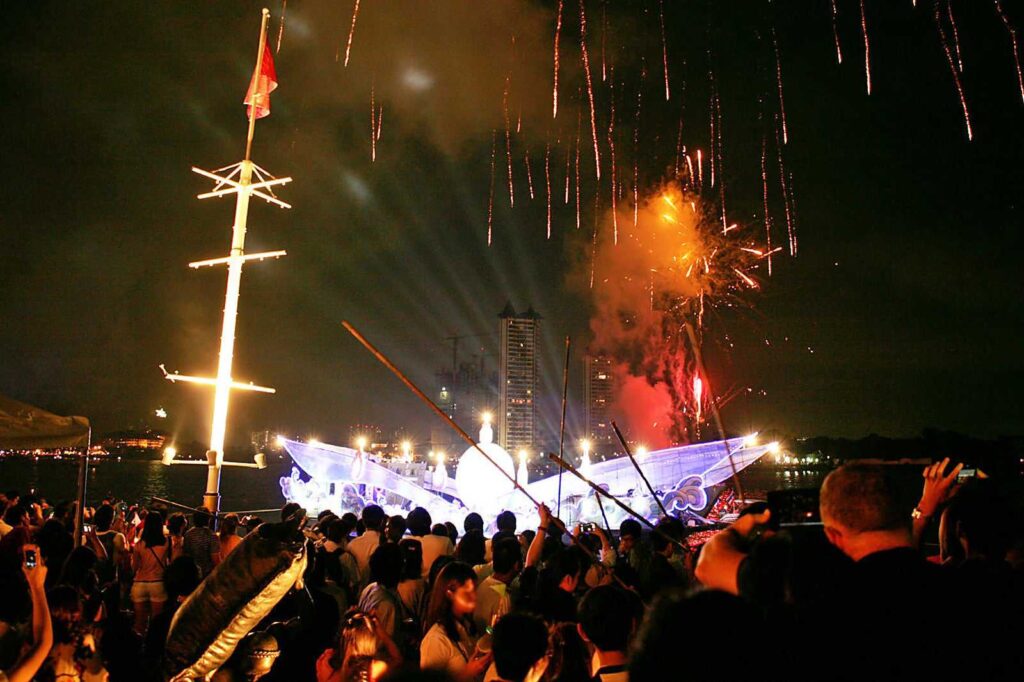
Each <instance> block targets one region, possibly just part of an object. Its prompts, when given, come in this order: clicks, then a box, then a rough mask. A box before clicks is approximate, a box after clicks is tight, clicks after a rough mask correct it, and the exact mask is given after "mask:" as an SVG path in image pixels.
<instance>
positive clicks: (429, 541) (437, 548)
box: [418, 535, 455, 578]
mask: <svg viewBox="0 0 1024 682" xmlns="http://www.w3.org/2000/svg"><path fill="white" fill-rule="evenodd" d="M418 540H419V541H420V544H421V545H422V546H423V577H424V578H426V577H427V576H428V575H430V567H431V566H433V565H434V561H435V560H436V559H437V557H439V556H452V555H453V554H455V545H453V544H452V539H451V538H449V537H447V536H445V537H441V536H440V535H424V536H422V537H420V538H418Z"/></svg>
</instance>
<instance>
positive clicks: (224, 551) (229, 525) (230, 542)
mask: <svg viewBox="0 0 1024 682" xmlns="http://www.w3.org/2000/svg"><path fill="white" fill-rule="evenodd" d="M217 536H218V539H219V540H220V560H221V561H224V559H225V557H227V555H228V554H230V553H231V550H233V549H234V548H235V547H238V545H240V544H241V543H242V538H240V537H238V514H233V513H232V514H227V515H226V516H225V517H224V518H223V519H221V520H220V529H219V530H218V531H217Z"/></svg>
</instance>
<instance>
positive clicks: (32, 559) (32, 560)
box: [25, 549, 37, 568]
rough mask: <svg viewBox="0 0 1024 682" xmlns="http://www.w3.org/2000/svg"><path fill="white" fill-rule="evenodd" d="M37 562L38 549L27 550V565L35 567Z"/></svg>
mask: <svg viewBox="0 0 1024 682" xmlns="http://www.w3.org/2000/svg"><path fill="white" fill-rule="evenodd" d="M36 564H37V559H36V551H35V550H34V549H26V550H25V566H27V567H28V568H35V567H36Z"/></svg>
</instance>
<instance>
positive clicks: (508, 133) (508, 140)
mask: <svg viewBox="0 0 1024 682" xmlns="http://www.w3.org/2000/svg"><path fill="white" fill-rule="evenodd" d="M511 87H512V74H511V72H510V73H509V75H508V76H506V78H505V94H504V96H503V97H502V99H501V108H502V111H503V112H504V114H505V160H506V161H507V164H506V165H507V166H508V204H509V206H511V207H512V208H515V206H516V191H515V187H514V186H513V185H512V129H511V126H510V125H509V118H508V92H509V89H510V88H511Z"/></svg>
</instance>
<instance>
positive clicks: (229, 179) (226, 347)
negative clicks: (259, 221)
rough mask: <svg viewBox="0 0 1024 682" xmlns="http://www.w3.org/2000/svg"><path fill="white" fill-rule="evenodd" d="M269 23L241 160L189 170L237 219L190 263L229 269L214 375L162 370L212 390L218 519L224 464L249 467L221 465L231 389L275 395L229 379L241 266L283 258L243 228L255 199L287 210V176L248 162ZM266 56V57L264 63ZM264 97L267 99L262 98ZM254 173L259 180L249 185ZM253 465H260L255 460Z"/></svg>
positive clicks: (210, 487) (210, 480)
mask: <svg viewBox="0 0 1024 682" xmlns="http://www.w3.org/2000/svg"><path fill="white" fill-rule="evenodd" d="M269 19H270V10H268V9H266V8H264V9H263V12H262V17H261V21H260V39H259V47H258V49H257V52H256V70H255V71H254V72H253V77H252V80H251V81H250V82H249V90H248V92H247V94H246V98H245V105H246V106H247V111H248V115H249V129H248V133H247V134H246V139H245V158H244V159H243V160H242V161H240V162H238V163H236V164H232V165H230V166H227V167H225V168H221V169H219V170H216V171H206V170H203V169H201V168H196V167H194V166H193V168H192V171H193V172H195V173H198V174H199V175H202V176H203V177H205V178H209V179H210V180H214V181H216V185H215V186H214V188H213V190H212V191H210V192H205V193H203V194H199V195H198V196H197V198H198V199H210V198H214V197H223V196H227V195H228V194H235V195H236V197H235V219H234V223H233V224H232V227H231V251H230V253H229V254H228V256H227V257H225V258H211V259H206V260H201V261H195V262H193V263H189V267H190V268H192V269H199V268H205V267H212V266H215V265H226V266H227V268H228V278H227V287H226V291H225V293H224V309H223V310H224V319H223V323H222V326H221V334H220V350H219V354H218V357H217V377H216V378H215V379H213V378H207V377H198V376H190V375H185V374H179V373H178V372H174V373H171V372H168V371H167V370H166V369H165V368H164V366H163V365H160V369H161V370H162V371H163V373H164V378H165V379H167V380H169V381H171V382H172V383H174V382H179V381H180V382H183V383H194V384H199V385H203V386H213V387H214V389H215V390H214V400H213V418H212V424H211V427H210V446H209V449H208V450H207V451H206V463H207V475H206V488H205V489H204V490H205V492H204V493H203V506H204V507H205V508H206V509H207V510H208V511H209V512H210V513H211V514H214V515H216V514H217V513H218V512H219V511H220V474H221V469H222V468H223V467H224V466H252V465H249V464H240V463H237V462H225V461H224V441H225V438H226V432H227V420H228V404H229V402H230V396H231V391H233V390H247V391H257V392H260V393H274V389H272V388H268V387H266V386H257V385H255V384H253V383H252V382H248V383H245V382H241V381H236V380H235V379H234V378H233V377H232V372H231V370H232V364H233V359H234V352H235V328H236V324H237V319H238V298H239V293H240V290H241V285H242V266H243V264H244V263H245V262H246V261H250V260H259V261H262V260H265V259H267V258H280V257H281V256H284V255H286V252H285V251H266V252H262V253H251V254H246V253H245V233H246V224H247V221H248V218H249V200H250V199H251V198H252V197H253V196H256V197H258V198H260V199H263V200H264V201H266V202H267V203H271V204H274V205H276V206H279V207H281V208H291V205H289V204H287V203H285V202H284V201H281V200H280V199H278V198H277V197H276V196H275V195H274V192H273V190H272V189H271V188H272V187H276V186H280V185H284V184H286V183H288V182H291V178H275V177H273V176H272V175H270V174H269V173H267V172H266V171H265V170H263V169H262V168H259V167H258V166H257V165H256V164H254V163H253V162H252V141H253V136H254V133H255V130H256V118H257V117H258V116H257V114H258V113H260V110H261V109H266V110H267V111H266V112H265V113H264V115H266V113H269V104H270V102H269V98H270V90H273V88H274V87H276V85H277V82H276V77H274V76H273V75H272V73H273V72H272V71H271V74H269V75H267V76H265V75H264V73H263V70H264V67H265V66H267V65H268V64H265V62H267V61H269V66H271V67H272V66H273V60H272V59H270V58H269V56H268V55H266V51H267V49H266V46H267V24H268V23H269ZM265 57H266V59H265ZM264 98H266V99H265V100H264ZM254 175H256V176H258V177H257V180H258V181H257V182H253V176H254ZM173 458H174V456H173V454H172V455H171V456H170V457H169V458H166V459H165V461H164V464H172V463H174V462H173ZM256 466H257V467H259V468H263V467H262V466H260V462H259V460H258V459H257V462H256Z"/></svg>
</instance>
